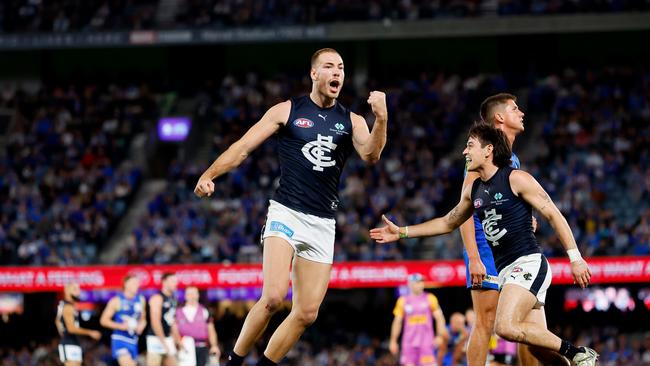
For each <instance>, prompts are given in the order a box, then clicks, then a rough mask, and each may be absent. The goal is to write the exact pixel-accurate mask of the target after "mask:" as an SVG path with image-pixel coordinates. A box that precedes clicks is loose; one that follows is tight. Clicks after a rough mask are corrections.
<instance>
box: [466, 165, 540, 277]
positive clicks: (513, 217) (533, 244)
mask: <svg viewBox="0 0 650 366" xmlns="http://www.w3.org/2000/svg"><path fill="white" fill-rule="evenodd" d="M513 170H514V169H513V168H511V167H505V168H500V169H499V170H497V172H496V173H495V174H494V175H493V176H492V178H490V179H488V180H487V181H485V182H483V181H482V180H481V179H480V178H479V179H476V180H475V181H474V184H473V185H472V203H473V205H474V210H475V211H474V212H475V213H476V214H477V215H478V217H479V219H480V220H481V225H482V226H483V231H484V233H485V238H486V239H487V242H488V243H489V244H490V247H491V248H492V252H493V253H494V262H495V264H496V267H497V269H498V270H499V271H501V270H502V269H503V268H504V267H506V266H508V265H509V264H510V263H512V262H514V261H515V260H516V259H517V258H519V257H522V256H525V255H529V254H533V253H541V249H540V248H539V245H538V244H537V240H536V239H535V234H534V233H533V223H532V207H531V206H530V205H529V204H528V203H527V202H525V201H524V200H522V199H521V198H519V197H517V196H515V194H514V193H513V192H512V189H511V187H510V173H512V171H513Z"/></svg>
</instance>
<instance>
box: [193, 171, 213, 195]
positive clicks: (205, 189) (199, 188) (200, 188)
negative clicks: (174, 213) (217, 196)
mask: <svg viewBox="0 0 650 366" xmlns="http://www.w3.org/2000/svg"><path fill="white" fill-rule="evenodd" d="M212 193H214V182H213V181H212V179H210V178H208V177H204V176H201V178H199V181H198V183H196V187H195V188H194V194H195V195H197V196H199V197H206V196H207V197H210V196H212Z"/></svg>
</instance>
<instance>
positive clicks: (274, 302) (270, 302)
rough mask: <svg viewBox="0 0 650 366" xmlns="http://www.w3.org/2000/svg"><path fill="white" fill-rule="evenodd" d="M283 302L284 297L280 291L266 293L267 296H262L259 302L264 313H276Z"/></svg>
mask: <svg viewBox="0 0 650 366" xmlns="http://www.w3.org/2000/svg"><path fill="white" fill-rule="evenodd" d="M283 300H284V296H282V294H281V293H280V291H268V293H267V294H264V295H262V298H261V299H260V302H261V303H262V305H263V306H264V309H266V311H268V312H269V313H276V312H277V311H278V310H280V307H281V306H282V301H283Z"/></svg>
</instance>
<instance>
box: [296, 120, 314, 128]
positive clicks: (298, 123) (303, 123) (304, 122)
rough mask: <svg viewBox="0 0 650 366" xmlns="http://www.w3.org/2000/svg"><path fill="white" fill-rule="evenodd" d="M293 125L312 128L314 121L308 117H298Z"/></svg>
mask: <svg viewBox="0 0 650 366" xmlns="http://www.w3.org/2000/svg"><path fill="white" fill-rule="evenodd" d="M293 125H294V126H296V127H300V128H312V127H314V122H312V121H311V120H310V119H307V118H296V120H295V121H293Z"/></svg>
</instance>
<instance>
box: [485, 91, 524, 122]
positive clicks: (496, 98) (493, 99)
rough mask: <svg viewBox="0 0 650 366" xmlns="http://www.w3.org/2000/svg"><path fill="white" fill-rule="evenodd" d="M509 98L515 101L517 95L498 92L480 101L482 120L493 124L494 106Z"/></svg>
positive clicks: (503, 102) (505, 101)
mask: <svg viewBox="0 0 650 366" xmlns="http://www.w3.org/2000/svg"><path fill="white" fill-rule="evenodd" d="M509 100H512V101H515V102H516V101H517V97H515V96H514V95H512V94H508V93H499V94H495V95H492V96H490V97H487V98H485V100H484V101H483V103H481V119H482V120H483V121H484V122H487V123H490V124H494V108H495V107H496V106H498V105H501V104H505V103H507V102H508V101H509Z"/></svg>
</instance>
